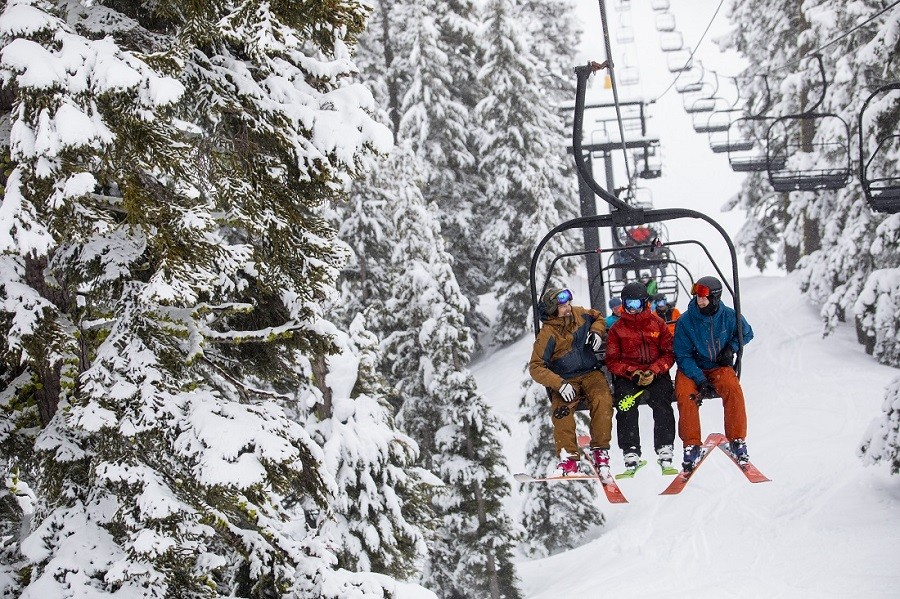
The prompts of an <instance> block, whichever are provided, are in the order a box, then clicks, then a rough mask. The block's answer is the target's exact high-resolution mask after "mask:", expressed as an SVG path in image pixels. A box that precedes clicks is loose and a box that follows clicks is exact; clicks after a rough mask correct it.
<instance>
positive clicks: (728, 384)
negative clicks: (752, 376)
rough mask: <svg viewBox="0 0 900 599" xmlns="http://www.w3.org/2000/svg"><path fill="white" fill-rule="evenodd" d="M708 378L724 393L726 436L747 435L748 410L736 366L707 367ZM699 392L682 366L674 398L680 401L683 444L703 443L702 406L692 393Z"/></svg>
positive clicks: (679, 417)
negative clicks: (735, 371)
mask: <svg viewBox="0 0 900 599" xmlns="http://www.w3.org/2000/svg"><path fill="white" fill-rule="evenodd" d="M703 374H705V375H706V379H707V380H708V381H709V382H710V383H712V386H713V387H715V389H716V393H718V394H719V395H720V396H721V397H722V407H723V408H725V436H726V437H728V440H729V441H730V440H731V439H746V438H747V410H746V408H745V407H744V391H743V390H742V389H741V382H740V381H739V380H738V378H737V375H736V374H735V373H734V369H732V368H730V367H728V366H724V367H721V368H713V369H712V370H704V371H703ZM696 393H697V385H696V384H695V383H694V381H693V380H692V379H691V378H690V377H688V376H687V375H685V374H683V373H682V372H681V371H680V370H679V371H678V373H677V374H676V375H675V400H676V401H677V402H678V436H679V437H681V442H682V443H683V444H684V445H700V444H701V443H702V442H703V440H702V439H701V437H700V406H698V405H697V402H695V401H694V400H693V399H691V395H693V394H696Z"/></svg>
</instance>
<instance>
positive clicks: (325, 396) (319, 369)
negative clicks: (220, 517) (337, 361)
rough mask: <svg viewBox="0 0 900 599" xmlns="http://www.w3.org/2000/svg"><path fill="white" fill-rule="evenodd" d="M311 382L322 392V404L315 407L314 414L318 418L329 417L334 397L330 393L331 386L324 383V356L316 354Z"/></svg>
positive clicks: (326, 366) (326, 368)
mask: <svg viewBox="0 0 900 599" xmlns="http://www.w3.org/2000/svg"><path fill="white" fill-rule="evenodd" d="M312 370H313V384H314V385H315V386H316V388H317V389H318V390H319V391H321V392H322V405H321V406H319V407H318V408H316V414H317V415H318V416H319V419H320V420H325V419H326V418H331V416H332V414H333V412H334V397H333V396H332V394H331V388H330V387H329V386H328V385H326V384H325V375H327V374H328V364H327V363H326V362H325V356H323V355H319V356H316V359H315V360H313V364H312Z"/></svg>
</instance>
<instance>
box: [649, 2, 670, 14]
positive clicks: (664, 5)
mask: <svg viewBox="0 0 900 599" xmlns="http://www.w3.org/2000/svg"><path fill="white" fill-rule="evenodd" d="M650 8H652V9H653V10H655V11H657V12H659V11H665V10H669V0H650Z"/></svg>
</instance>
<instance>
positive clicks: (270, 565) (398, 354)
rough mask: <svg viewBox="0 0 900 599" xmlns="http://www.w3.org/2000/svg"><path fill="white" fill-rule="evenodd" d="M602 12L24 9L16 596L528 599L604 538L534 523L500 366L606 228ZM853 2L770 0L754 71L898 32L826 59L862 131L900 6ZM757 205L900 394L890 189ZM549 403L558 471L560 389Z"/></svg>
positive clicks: (17, 154)
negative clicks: (594, 173)
mask: <svg viewBox="0 0 900 599" xmlns="http://www.w3.org/2000/svg"><path fill="white" fill-rule="evenodd" d="M574 1H575V0H477V1H476V0H446V1H439V0H366V1H357V0H336V1H332V2H278V3H270V2H264V1H261V0H246V1H243V2H228V1H221V2H187V3H185V2H176V1H172V0H154V1H152V2H146V1H136V0H115V1H113V0H108V1H104V0H92V1H87V0H82V1H72V0H65V1H62V0H7V1H6V2H4V3H3V5H2V13H0V86H2V87H0V132H2V134H0V159H2V165H3V173H2V179H0V183H2V192H3V195H2V204H0V326H2V329H0V330H2V334H0V353H2V361H0V474H2V477H3V481H4V484H3V485H2V486H0V596H2V597H29V598H35V599H38V598H40V599H42V598H45V597H60V598H62V597H82V596H91V597H99V596H105V595H109V596H113V595H121V596H128V597H220V596H237V597H298V598H299V597H303V598H307V597H316V598H328V597H333V598H345V597H359V598H369V597H372V598H375V597H389V596H395V595H396V593H397V589H398V588H399V586H398V585H404V584H413V585H421V587H423V590H422V591H421V592H422V593H427V592H428V591H431V592H433V593H434V594H436V595H437V596H438V597H441V598H462V597H491V598H492V599H500V598H506V599H513V598H516V597H520V596H521V591H520V590H519V585H518V582H517V580H516V576H515V568H514V566H513V560H514V558H515V557H516V555H517V554H524V555H532V556H535V555H547V554H550V553H554V552H557V551H560V550H562V549H565V548H566V547H567V545H566V543H567V542H569V541H568V540H567V539H566V538H564V537H561V536H560V535H558V534H556V530H557V528H558V525H559V523H561V522H563V521H565V522H567V523H568V524H569V525H577V524H578V523H579V522H585V523H586V522H592V523H595V524H596V523H602V522H603V514H602V513H600V512H599V510H598V508H597V505H596V502H593V501H586V500H585V496H584V494H585V493H586V492H587V491H586V489H585V488H584V487H576V486H574V485H570V487H571V488H566V489H564V490H558V489H555V490H554V495H553V496H551V495H550V491H549V490H548V489H547V488H533V489H531V490H529V492H528V494H527V495H526V500H525V505H524V513H523V514H520V515H515V514H510V513H508V512H507V511H506V509H505V508H504V505H505V504H504V502H505V500H506V499H507V498H508V496H509V495H510V492H511V489H510V484H511V482H510V481H511V478H510V476H509V469H508V467H507V465H506V463H507V462H506V457H505V456H504V454H503V451H502V449H503V448H502V447H501V442H500V439H499V435H500V433H501V432H502V427H503V425H502V423H501V421H500V420H499V419H498V418H497V416H496V415H495V414H494V413H493V411H492V408H491V406H490V405H488V402H487V401H486V400H485V398H484V397H483V396H482V395H481V394H480V393H479V391H478V388H477V386H476V384H475V379H474V377H473V376H472V374H471V372H470V371H469V367H470V365H471V362H472V360H473V358H474V357H475V356H477V355H479V353H480V352H486V351H489V350H490V347H485V346H484V343H485V340H490V342H492V343H494V344H499V345H502V344H506V343H509V342H511V341H513V340H516V339H519V338H521V337H522V336H523V335H525V334H528V332H529V331H530V330H531V324H532V323H531V322H530V321H529V318H530V313H531V309H530V297H529V290H528V284H527V282H528V265H529V262H530V256H531V252H532V250H533V247H534V244H535V242H536V240H537V239H540V238H541V237H542V236H543V235H544V234H545V233H546V232H547V231H548V230H549V229H551V228H552V227H554V226H556V225H557V224H559V223H560V222H563V221H564V220H567V219H569V218H572V217H574V216H576V215H577V210H578V201H577V184H576V178H575V174H574V168H573V165H572V162H571V159H570V158H569V157H567V156H566V147H567V146H568V144H569V139H568V135H569V132H567V131H566V130H565V127H564V123H563V117H562V115H561V113H560V112H559V110H558V105H559V103H561V102H565V101H569V100H571V97H572V94H573V89H574V77H573V76H572V71H571V67H572V66H573V61H574V55H575V47H576V44H577V40H578V39H579V37H580V36H581V31H580V30H579V28H578V25H577V23H576V21H575V19H574V10H573V5H574ZM845 4H846V3H845V2H842V1H839V0H806V1H805V2H802V3H797V2H791V1H788V0H783V1H779V2H771V1H766V0H746V1H744V2H734V3H733V4H732V8H731V13H730V19H731V22H732V26H733V33H732V35H731V36H729V37H728V39H725V40H722V42H721V43H722V44H723V45H724V46H725V47H728V48H732V49H735V50H737V51H739V52H741V53H743V54H744V55H746V56H748V57H750V58H752V60H751V61H750V62H751V64H769V65H777V64H784V63H787V62H789V61H793V60H795V59H798V58H802V57H804V56H805V55H806V54H807V53H808V52H809V51H810V50H812V49H814V48H817V47H818V46H819V45H820V42H821V41H824V40H831V39H833V38H836V37H838V36H839V35H840V34H841V33H842V32H843V31H845V30H848V29H850V28H851V27H852V26H853V25H854V24H855V23H858V22H861V21H865V20H866V19H869V18H871V21H870V22H869V23H868V24H867V25H866V26H865V27H863V28H860V29H859V30H858V31H856V32H855V33H854V34H852V35H849V36H846V37H844V38H842V39H840V41H839V42H837V43H835V44H833V45H831V46H829V47H828V48H827V49H826V50H824V51H823V52H822V56H823V59H824V63H825V68H826V72H827V73H828V78H829V79H828V80H829V82H830V85H829V86H828V88H827V90H826V96H825V105H824V107H825V109H827V110H829V111H832V112H837V113H839V114H841V115H843V116H845V118H846V119H847V120H848V121H849V122H850V123H851V126H852V127H854V131H855V127H856V124H855V123H856V120H855V115H856V113H857V112H858V109H859V106H860V104H861V103H862V101H863V100H864V99H865V98H866V97H867V95H868V93H869V92H870V91H871V89H873V88H874V87H877V86H878V85H880V84H881V83H883V82H886V81H891V80H897V79H900V65H898V64H897V61H898V60H900V56H898V54H900V53H898V48H900V25H898V23H900V8H894V9H893V10H890V11H886V12H885V11H884V6H883V3H882V2H877V1H875V0H858V1H856V2H854V3H853V5H852V10H844V8H845V7H844V5H845ZM879 12H880V13H881V14H878V13H879ZM773 35H777V39H778V43H770V42H771V39H772V37H773ZM760 52H770V53H771V54H770V55H766V56H760V55H759V53H760ZM754 68H755V67H750V70H751V71H753V69H754ZM816 73H817V71H815V70H814V69H813V67H811V66H809V64H808V62H805V61H800V62H799V63H798V66H797V67H796V68H793V69H790V70H788V71H785V72H782V73H776V75H773V81H774V78H775V77H776V76H777V77H778V78H779V79H778V81H775V82H773V84H772V99H773V110H782V111H787V110H791V109H796V108H797V107H801V108H802V106H803V102H804V97H805V96H806V95H807V94H809V93H813V91H814V90H813V88H814V86H815V85H816ZM748 75H752V73H748ZM749 80H751V81H757V80H758V79H757V78H754V77H749ZM749 85H750V89H751V92H752V93H757V94H759V93H761V92H760V91H759V90H756V91H755V92H753V90H752V85H753V84H749ZM810 90H813V91H810ZM874 111H875V118H874V119H872V120H871V121H870V122H871V123H873V124H872V127H873V128H874V129H873V131H871V132H866V135H867V136H868V135H871V136H883V135H884V133H885V132H889V131H894V132H896V131H897V126H898V120H900V101H897V100H896V99H894V100H893V101H891V102H882V103H880V104H878V106H876V107H875V109H874ZM815 134H816V135H821V136H827V135H829V134H830V132H829V131H817V132H815ZM891 144H892V145H890V148H889V152H888V153H887V154H886V155H885V157H884V158H883V159H884V160H885V162H886V163H887V164H891V163H893V164H894V165H896V163H897V159H898V157H900V139H894V140H893V141H892V142H891ZM824 158H825V159H827V156H826V157H824ZM735 207H738V208H740V209H742V210H745V211H746V212H747V215H748V222H747V225H746V226H745V227H744V229H743V231H742V234H741V237H740V239H739V240H738V241H739V244H740V246H741V248H742V249H743V251H744V253H745V255H747V256H750V259H751V260H753V261H754V262H755V263H756V264H758V265H766V264H777V265H780V266H783V267H785V268H786V269H788V270H799V271H801V273H802V281H803V286H804V290H805V291H806V292H807V293H808V294H809V295H810V297H811V298H812V299H813V300H814V301H816V302H817V303H819V304H821V305H822V315H823V319H824V322H825V328H826V331H827V330H830V329H831V328H833V327H834V326H835V324H836V323H837V322H840V321H847V322H854V323H857V326H858V329H859V330H860V335H861V338H863V339H864V340H867V342H868V343H869V344H870V346H871V351H872V354H873V356H874V358H875V359H877V360H879V361H881V362H883V363H885V364H890V365H893V366H900V252H898V250H897V245H898V237H900V215H897V214H894V215H886V214H881V213H874V212H872V211H871V210H870V209H869V207H868V205H867V204H866V202H865V199H864V198H863V195H862V191H861V189H860V187H859V183H858V181H857V180H856V179H855V178H854V179H853V182H852V183H851V185H850V186H848V187H846V188H844V189H842V190H839V191H834V192H815V193H812V192H792V193H780V194H776V193H773V192H771V191H770V190H769V188H768V187H767V186H766V184H765V182H763V181H760V180H759V179H758V176H757V175H751V176H749V177H748V178H747V181H746V183H745V185H744V188H743V192H742V193H741V195H740V197H739V198H737V199H736V200H735ZM556 243H559V244H568V245H559V246H558V247H554V248H548V250H552V251H567V250H572V249H575V248H577V240H576V239H575V238H564V241H562V242H556ZM564 274H566V273H564ZM557 276H559V275H558V274H557ZM562 283H563V280H562V279H553V280H551V284H562ZM485 294H490V295H491V296H493V297H494V298H496V300H497V313H496V317H495V318H494V319H493V321H489V319H488V317H487V316H486V314H485V313H484V311H483V310H482V309H481V307H480V305H479V297H480V296H483V295H485ZM526 359H527V357H525V356H523V366H524V362H525V361H526ZM522 406H523V411H524V413H525V417H524V418H525V420H526V421H527V422H528V423H529V425H530V429H531V431H532V435H531V439H530V441H529V445H528V463H529V465H531V466H534V468H535V469H538V468H545V467H546V466H547V465H548V463H550V462H551V461H553V459H554V456H553V455H552V451H551V450H552V443H551V442H550V440H549V435H550V430H549V429H550V427H549V423H548V422H547V420H546V419H547V413H546V412H547V402H546V395H545V392H544V389H543V388H541V387H539V386H536V385H527V386H526V387H525V388H523V389H522ZM880 422H881V424H880V426H875V427H873V429H872V430H871V431H870V434H869V437H868V438H867V439H866V440H864V444H863V445H864V447H863V448H862V452H863V455H864V459H866V460H867V461H870V462H876V461H882V460H884V461H889V462H891V463H892V465H893V466H892V467H893V470H894V471H895V472H897V471H898V470H900V439H898V436H900V430H898V427H900V424H898V422H900V378H898V379H897V380H896V381H895V382H894V384H893V387H892V389H890V390H889V391H888V395H887V396H886V399H885V412H884V414H883V417H882V419H881V420H880ZM573 506H575V507H573ZM564 519H565V520H564ZM424 589H427V590H428V591H425V590H424Z"/></svg>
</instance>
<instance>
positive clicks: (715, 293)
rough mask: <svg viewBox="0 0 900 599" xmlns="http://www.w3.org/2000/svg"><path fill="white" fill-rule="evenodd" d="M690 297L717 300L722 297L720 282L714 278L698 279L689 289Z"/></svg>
mask: <svg viewBox="0 0 900 599" xmlns="http://www.w3.org/2000/svg"><path fill="white" fill-rule="evenodd" d="M691 295H699V296H700V297H707V296H708V297H711V298H716V299H718V298H720V297H722V281H720V280H719V279H717V278H715V277H700V278H699V279H697V282H696V283H694V286H693V287H691Z"/></svg>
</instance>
